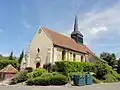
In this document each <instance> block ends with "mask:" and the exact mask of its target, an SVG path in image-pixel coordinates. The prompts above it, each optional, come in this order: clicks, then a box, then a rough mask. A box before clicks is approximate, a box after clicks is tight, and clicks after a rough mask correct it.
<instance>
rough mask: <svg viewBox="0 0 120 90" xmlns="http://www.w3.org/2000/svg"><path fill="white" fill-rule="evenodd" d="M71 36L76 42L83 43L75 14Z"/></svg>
mask: <svg viewBox="0 0 120 90" xmlns="http://www.w3.org/2000/svg"><path fill="white" fill-rule="evenodd" d="M71 38H72V39H74V40H75V41H76V43H78V44H83V35H82V34H81V33H80V31H79V27H78V19H77V16H75V23H74V31H73V32H72V33H71Z"/></svg>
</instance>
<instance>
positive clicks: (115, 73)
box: [111, 70, 120, 81]
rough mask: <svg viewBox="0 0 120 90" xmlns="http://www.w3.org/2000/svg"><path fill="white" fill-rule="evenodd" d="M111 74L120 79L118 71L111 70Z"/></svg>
mask: <svg viewBox="0 0 120 90" xmlns="http://www.w3.org/2000/svg"><path fill="white" fill-rule="evenodd" d="M111 74H112V75H113V76H114V77H115V78H116V79H118V80H119V81H120V75H119V74H118V73H117V72H116V71H114V70H111Z"/></svg>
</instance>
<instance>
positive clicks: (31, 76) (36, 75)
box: [27, 68, 47, 78]
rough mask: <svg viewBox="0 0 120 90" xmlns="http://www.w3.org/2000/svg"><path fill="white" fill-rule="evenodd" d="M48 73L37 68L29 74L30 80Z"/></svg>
mask: <svg viewBox="0 0 120 90" xmlns="http://www.w3.org/2000/svg"><path fill="white" fill-rule="evenodd" d="M45 72H47V70H46V69H43V68H37V69H35V70H34V71H33V72H31V73H28V75H27V76H28V78H35V77H39V76H41V75H42V74H43V73H45Z"/></svg>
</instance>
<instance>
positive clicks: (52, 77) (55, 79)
mask: <svg viewBox="0 0 120 90" xmlns="http://www.w3.org/2000/svg"><path fill="white" fill-rule="evenodd" d="M67 82H68V79H67V77H66V76H64V75H61V74H53V73H46V74H43V75H42V76H40V77H36V78H31V79H28V80H27V81H26V83H27V85H64V84H66V83H67Z"/></svg>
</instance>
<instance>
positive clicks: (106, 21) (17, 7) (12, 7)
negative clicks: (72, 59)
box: [0, 0, 120, 56]
mask: <svg viewBox="0 0 120 90" xmlns="http://www.w3.org/2000/svg"><path fill="white" fill-rule="evenodd" d="M76 14H77V15H78V19H79V28H80V31H81V32H82V33H83V35H84V41H85V44H87V45H88V46H89V48H90V49H91V50H92V51H93V52H95V53H96V54H97V55H99V53H101V52H103V51H105V52H114V53H116V54H117V56H120V41H119V36H120V1H119V0H0V53H2V54H4V55H9V53H10V52H11V51H14V54H15V55H19V53H20V52H21V51H22V50H23V49H26V47H27V46H28V44H29V42H30V41H31V39H32V37H33V35H34V33H35V32H36V30H37V28H38V27H39V26H44V27H47V28H50V29H52V30H54V31H56V32H59V33H64V34H70V32H71V31H72V30H73V23H74V17H75V15H76Z"/></svg>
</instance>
